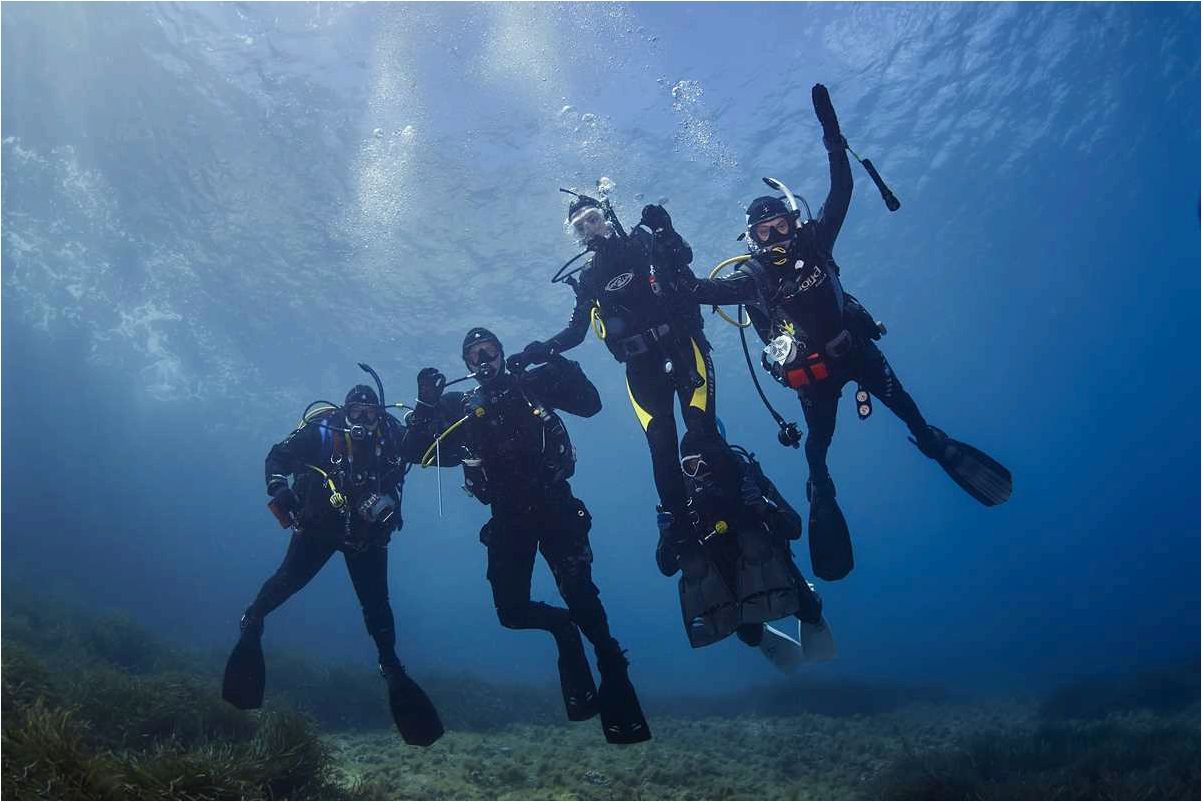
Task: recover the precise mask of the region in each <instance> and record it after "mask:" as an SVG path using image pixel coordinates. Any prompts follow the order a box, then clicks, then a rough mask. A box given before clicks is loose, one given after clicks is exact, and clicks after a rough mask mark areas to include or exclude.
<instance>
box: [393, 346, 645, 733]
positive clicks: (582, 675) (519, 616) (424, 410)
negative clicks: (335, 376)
mask: <svg viewBox="0 0 1202 802" xmlns="http://www.w3.org/2000/svg"><path fill="white" fill-rule="evenodd" d="M463 360H464V362H465V363H466V364H467V367H468V370H470V371H472V373H473V374H474V376H475V378H476V380H477V381H478V382H479V385H480V386H479V387H478V388H477V389H476V390H474V391H473V392H470V393H466V394H465V393H446V394H443V388H444V387H445V386H446V379H445V377H444V376H443V375H442V374H441V373H440V372H439V371H438V370H436V369H434V368H425V369H423V370H422V371H421V372H420V373H419V374H418V377H417V384H418V403H417V409H416V410H415V411H414V412H413V413H412V415H410V417H409V423H410V426H411V429H410V432H411V435H414V436H413V437H412V438H411V441H410V448H409V451H408V456H409V458H410V459H411V460H413V461H415V462H417V461H420V462H421V463H422V464H423V465H428V464H431V463H436V464H438V465H444V466H457V465H460V464H462V465H463V473H464V478H465V480H466V483H465V487H466V489H467V490H468V491H469V492H471V493H472V495H474V496H475V497H476V498H477V499H479V500H480V502H482V503H484V504H488V505H490V506H491V508H492V518H491V519H490V520H489V521H488V523H486V524H485V525H484V528H483V529H481V530H480V541H481V542H482V543H483V544H484V545H485V547H486V548H487V549H488V581H489V582H490V583H491V585H492V592H493V601H494V603H495V604H496V608H497V618H498V619H499V620H500V622H501V625H502V626H504V627H507V628H509V629H541V630H545V631H546V632H549V633H550V634H551V635H552V636H553V637H554V638H555V644H556V646H557V647H558V649H559V663H558V666H559V676H560V684H561V687H562V690H563V698H564V705H565V707H566V709H567V715H568V718H569V719H570V720H572V721H583V720H585V719H589V718H592V717H593V716H595V715H597V714H598V713H600V714H601V727H602V730H603V732H604V733H605V738H606V740H608V741H609V742H610V743H637V742H639V741H646V740H648V739H649V738H650V737H651V730H650V729H649V728H648V727H647V721H646V719H645V718H644V717H643V711H642V709H641V708H640V706H639V700H638V696H637V695H636V694H635V690H634V686H632V685H631V683H630V678H629V676H628V674H627V661H626V657H625V655H624V654H623V651H622V648H621V647H620V646H619V645H618V641H617V640H616V639H615V638H614V637H613V635H612V634H610V631H609V622H608V620H607V618H606V615H605V608H604V607H603V606H602V605H601V598H600V595H599V593H598V590H597V586H596V585H595V584H593V577H592V561H593V552H592V548H591V547H590V545H589V536H588V535H589V529H590V527H591V525H592V516H591V515H589V511H588V509H587V508H586V507H585V506H584V502H582V501H580V500H579V499H577V498H576V497H575V496H573V495H572V488H571V486H570V485H569V484H568V480H569V479H570V478H571V477H572V474H573V473H574V471H575V467H576V454H575V450H574V449H573V448H572V443H571V440H570V439H569V438H568V432H567V428H566V427H565V426H564V423H563V420H562V419H561V418H560V416H559V414H558V411H559V410H562V411H564V412H567V413H570V414H573V415H579V416H581V417H586V418H587V417H591V416H592V415H595V414H597V412H599V411H600V410H601V398H600V397H599V396H598V395H597V388H596V387H594V386H593V384H592V382H590V381H589V380H588V377H586V376H585V375H584V371H582V370H581V369H580V366H579V365H578V364H576V363H575V362H571V361H569V360H567V359H564V358H563V357H560V356H553V357H550V358H549V361H548V362H547V363H546V364H545V365H543V366H542V367H539V368H536V369H534V370H531V371H519V372H517V373H511V372H509V371H507V370H506V366H505V363H504V352H503V350H502V347H501V343H500V341H499V340H498V339H497V337H496V336H495V335H493V334H492V333H491V332H490V331H488V330H487V329H482V328H475V329H472V330H471V331H469V332H468V333H467V336H466V337H465V338H464V341H463ZM536 552H541V553H542V555H543V559H545V560H546V561H547V565H548V566H549V567H550V569H551V573H552V574H553V575H554V577H555V583H556V585H557V587H558V588H559V593H560V595H561V596H562V597H563V599H564V601H565V602H566V603H567V609H566V610H565V609H564V608H562V607H554V606H552V605H549V604H544V603H542V602H534V601H531V600H530V577H531V573H532V572H533V570H534V555H535V553H536ZM581 632H583V633H584V634H585V636H586V637H587V638H588V639H589V641H590V642H591V643H592V644H593V648H594V650H595V651H596V654H597V669H598V671H599V672H600V674H601V687H600V690H598V689H597V686H596V685H595V684H594V682H593V675H592V671H591V669H590V668H589V664H588V659H587V657H586V656H585V653H584V646H583V644H582V643H581V640H580V633H581Z"/></svg>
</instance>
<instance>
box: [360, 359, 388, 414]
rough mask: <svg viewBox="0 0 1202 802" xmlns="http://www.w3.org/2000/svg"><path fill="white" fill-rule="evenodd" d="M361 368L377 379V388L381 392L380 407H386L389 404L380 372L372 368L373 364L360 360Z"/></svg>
mask: <svg viewBox="0 0 1202 802" xmlns="http://www.w3.org/2000/svg"><path fill="white" fill-rule="evenodd" d="M359 369H360V370H363V371H366V372H367V373H370V374H371V377H372V378H373V379H375V380H376V390H377V391H378V392H379V393H380V407H381V408H384V407H386V406H388V405H387V404H386V403H384V383H383V382H382V381H380V374H379V373H376V372H375V371H374V370H372V367H371V365H369V364H367V363H366V362H360V363H359Z"/></svg>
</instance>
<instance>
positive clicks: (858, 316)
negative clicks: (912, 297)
mask: <svg viewBox="0 0 1202 802" xmlns="http://www.w3.org/2000/svg"><path fill="white" fill-rule="evenodd" d="M812 100H813V104H814V111H815V113H816V115H817V117H818V121H819V123H821V125H822V133H823V143H824V144H825V146H826V150H827V153H828V157H829V161H830V172H831V186H830V192H829V194H828V195H827V198H826V202H825V203H824V204H823V205H822V208H821V209H819V212H818V215H817V216H816V217H813V218H812V219H811V215H810V214H809V207H808V205H807V206H806V217H805V218H804V219H803V218H802V216H801V210H800V207H799V206H798V203H797V198H796V196H794V194H793V193H792V192H791V191H790V190H789V188H788V187H787V186H785V185H784V184H783V183H782V182H780V181H777V180H776V179H771V178H765V179H764V181H765V183H767V184H768V185H769V186H771V187H772V188H773V189H776V190H778V191H779V192H781V193H783V195H784V197H783V198H781V197H779V196H775V195H770V196H762V197H759V198H756V199H755V200H753V201H752V202H751V204H750V206H748V208H747V220H746V230H745V233H744V235H743V236H745V237H746V239H747V249H748V254H747V255H746V256H741V257H735V258H733V259H728V260H726V261H724V262H722V263H721V264H719V266H718V267H717V268H715V270H714V272H713V273H712V274H711V277H710V279H708V280H691V281H690V280H689V279H688V277H685V278H684V280H683V281H682V282H681V283H682V285H687V286H685V287H684V289H685V291H687V292H690V293H691V294H692V295H693V297H694V299H695V300H696V302H697V303H699V304H705V305H713V306H714V307H715V309H716V308H717V306H718V305H723V304H739V305H741V306H745V307H746V309H747V320H746V321H744V320H743V317H742V312H741V311H740V314H739V319H738V320H737V321H736V320H732V321H731V322H734V323H736V325H739V326H740V327H744V326H754V327H755V330H756V333H757V334H758V335H759V336H760V338H761V339H762V340H763V342H764V344H765V346H766V347H765V348H764V351H763V354H762V356H761V363H762V365H763V367H764V368H765V369H766V370H767V371H768V372H769V373H770V374H771V375H772V376H773V378H775V379H776V380H777V381H778V382H780V383H781V384H783V385H785V386H786V387H788V388H790V389H791V390H793V391H795V392H796V393H797V396H798V398H799V399H800V401H801V405H802V409H803V411H804V414H805V420H806V424H807V427H808V429H809V432H808V434H807V436H806V442H805V453H806V460H807V462H808V463H809V469H810V477H809V480H808V481H807V483H806V497H807V499H808V500H809V502H810V515H809V521H810V556H811V560H812V563H813V568H814V573H815V574H816V575H817V576H819V577H820V578H822V579H826V580H828V581H829V580H836V579H841V578H843V577H844V576H846V575H847V574H848V573H849V572H850V571H851V570H852V567H853V565H854V561H853V557H852V548H851V538H850V535H849V533H848V529H847V522H846V521H845V520H844V517H843V513H842V511H841V510H840V509H839V505H838V503H837V502H836V501H835V484H834V481H833V480H832V479H831V476H830V472H829V471H828V469H827V465H826V454H827V450H828V449H829V448H830V444H831V439H832V437H833V435H834V432H835V415H836V409H837V404H838V401H839V397H840V395H841V393H842V388H843V386H844V385H845V384H846V383H847V382H849V381H856V382H858V387H857V391H856V405H857V412H858V414H859V415H860V417H861V418H864V417H867V416H868V415H869V414H871V410H872V406H871V404H872V402H871V399H872V397H873V396H875V397H876V398H878V399H880V400H881V402H883V403H884V404H885V406H886V407H888V408H889V410H890V411H891V412H893V413H894V414H895V415H897V417H899V418H900V419H901V420H902V421H903V422H904V423H905V424H906V426H907V427H908V428H909V429H910V433H911V439H912V441H913V442H914V443H915V445H917V446H918V448H919V450H920V451H921V452H922V453H923V454H925V455H926V456H928V457H930V458H931V459H934V460H935V461H936V462H938V463H939V465H940V466H941V467H942V468H943V469H944V470H945V471H946V472H947V473H948V475H949V476H950V477H951V478H952V479H953V480H954V481H955V482H956V483H957V484H958V485H959V486H960V487H961V488H963V489H964V490H965V492H967V493H968V494H969V495H971V496H972V497H973V498H975V499H976V500H977V501H979V502H981V503H982V504H984V505H986V506H993V505H995V504H1001V503H1002V502H1004V501H1006V499H1008V498H1009V497H1010V492H1011V477H1010V472H1009V471H1008V470H1007V469H1006V468H1005V467H1004V466H1002V465H1001V464H1000V463H998V462H997V461H996V460H994V459H993V458H991V457H989V456H988V455H987V454H984V453H983V452H981V451H979V450H978V449H976V448H973V447H972V446H970V445H967V444H965V443H961V442H959V441H957V440H953V439H952V438H950V437H948V436H947V435H946V434H944V433H943V432H942V431H941V430H939V429H937V428H935V427H934V426H931V425H929V424H928V423H927V422H926V420H925V419H924V418H923V416H922V413H921V412H920V411H919V409H918V405H917V404H916V403H915V402H914V399H913V398H911V397H910V395H909V393H907V392H906V390H905V388H903V387H902V384H901V381H900V380H899V379H898V378H897V375H896V374H895V373H894V372H893V369H892V368H891V367H890V366H889V363H888V361H887V360H886V359H885V356H884V354H882V353H881V351H880V349H879V348H878V347H877V346H876V344H875V341H877V340H879V339H880V338H881V336H882V335H883V334H884V326H882V325H881V324H879V323H878V322H877V321H876V320H874V319H873V317H872V315H870V314H869V313H868V312H867V311H866V310H865V308H864V307H863V306H862V305H861V304H860V303H859V301H857V300H856V299H855V298H854V297H853V296H852V295H851V294H850V293H847V292H846V291H845V290H844V289H843V285H842V282H841V280H840V271H839V265H838V264H837V263H836V262H835V260H834V257H833V255H832V250H833V248H834V245H835V240H836V238H837V237H838V235H839V229H840V228H841V227H842V225H843V219H844V217H845V216H846V214H847V209H848V206H849V204H850V202H851V193H852V175H851V164H850V162H849V160H848V157H847V154H848V153H849V152H851V153H852V155H853V156H855V157H856V159H857V161H860V162H861V164H863V165H864V167H865V169H866V170H868V172H869V175H870V176H871V177H872V179H873V181H874V182H875V183H876V185H877V188H878V189H879V190H880V191H881V196H882V197H883V198H884V200H885V203H886V205H887V206H888V207H889V209H890V211H896V210H897V208H899V207H900V203H899V202H898V200H897V198H896V197H894V195H893V193H892V192H890V191H889V189H888V187H886V186H885V184H884V182H883V181H882V180H881V178H880V175H879V173H877V171H876V169H875V167H873V165H872V163H871V162H870V161H868V160H867V159H860V158H859V157H858V156H856V154H855V153H854V152H853V151H851V149H850V148H849V147H848V144H847V140H846V139H845V138H844V137H843V134H842V132H841V131H840V128H839V120H838V118H837V117H836V115H835V109H834V107H833V105H832V104H831V99H830V94H829V93H828V92H827V89H826V87H825V86H823V85H822V84H815V85H814V87H813V90H812ZM803 202H804V199H803ZM743 236H740V239H742V238H743ZM731 263H740V264H739V266H738V267H737V269H735V270H734V272H733V273H731V274H730V275H728V276H725V277H722V278H715V277H714V276H716V274H717V273H718V272H719V270H720V269H721V268H722V267H724V266H726V265H728V264H731ZM690 276H691V274H690ZM728 319H729V318H728ZM743 346H744V354H745V356H746V357H747V361H748V366H749V367H750V364H751V359H750V355H749V353H748V352H747V345H746V338H745V336H744V340H743ZM752 379H753V380H755V381H756V384H757V388H758V379H756V376H755V371H754V369H752ZM760 395H761V398H762V399H763V400H764V402H765V404H766V405H767V406H768V407H769V410H770V411H771V412H772V413H773V415H774V417H775V418H776V420H777V423H778V424H779V425H780V426H781V432H780V439H781V442H782V443H783V444H785V445H791V446H793V447H796V446H797V444H798V440H799V439H800V438H799V435H798V433H797V432H796V428H795V427H793V425H792V424H786V423H785V422H784V419H783V418H782V417H781V416H780V415H779V414H777V413H776V411H775V410H772V408H771V404H769V403H768V401H767V398H766V397H765V396H764V395H763V392H762V390H761V391H760Z"/></svg>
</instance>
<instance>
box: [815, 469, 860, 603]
mask: <svg viewBox="0 0 1202 802" xmlns="http://www.w3.org/2000/svg"><path fill="white" fill-rule="evenodd" d="M806 498H807V499H808V500H809V502H810V566H811V567H812V568H813V570H814V576H816V577H818V578H819V579H825V580H826V581H827V582H834V581H836V580H839V579H842V578H843V577H845V576H847V575H848V574H850V573H851V569H852V568H854V567H855V558H854V557H853V556H852V551H851V533H850V532H848V531H847V521H846V520H845V519H844V518H843V511H842V510H840V509H839V504H838V503H837V502H836V501H835V483H834V482H833V481H831V478H830V477H829V476H828V477H826V478H825V479H822V480H819V481H817V482H816V481H814V480H813V479H810V480H809V481H807V482H806Z"/></svg>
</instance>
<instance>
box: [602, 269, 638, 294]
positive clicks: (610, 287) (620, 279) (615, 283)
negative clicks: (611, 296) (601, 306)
mask: <svg viewBox="0 0 1202 802" xmlns="http://www.w3.org/2000/svg"><path fill="white" fill-rule="evenodd" d="M633 278H634V273H623V274H622V275H620V276H614V277H613V278H611V279H610V280H609V283H608V284H606V285H605V291H606V292H617V291H618V290H620V289H622V288H623V287H625V286H626V285H627V284H629V283H630V280H631V279H633Z"/></svg>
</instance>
